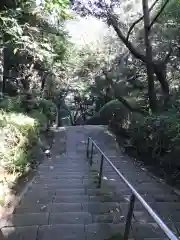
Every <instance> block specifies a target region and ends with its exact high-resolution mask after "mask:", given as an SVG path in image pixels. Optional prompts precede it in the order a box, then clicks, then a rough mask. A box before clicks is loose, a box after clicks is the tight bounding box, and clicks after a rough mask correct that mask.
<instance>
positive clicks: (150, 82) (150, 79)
mask: <svg viewBox="0 0 180 240" xmlns="http://www.w3.org/2000/svg"><path fill="white" fill-rule="evenodd" d="M142 7H143V15H144V43H145V46H146V58H147V64H146V67H147V78H148V95H149V106H150V108H151V110H152V111H153V112H155V111H156V110H157V101H156V93H155V87H154V71H153V64H152V62H153V59H152V45H151V42H150V38H149V35H150V18H149V7H148V0H142Z"/></svg>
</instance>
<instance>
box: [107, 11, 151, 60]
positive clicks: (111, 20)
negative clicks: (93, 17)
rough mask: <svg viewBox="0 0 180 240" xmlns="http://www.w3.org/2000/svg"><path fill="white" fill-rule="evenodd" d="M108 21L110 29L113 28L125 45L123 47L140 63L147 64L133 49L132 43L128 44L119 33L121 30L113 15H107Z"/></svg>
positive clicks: (142, 56)
mask: <svg viewBox="0 0 180 240" xmlns="http://www.w3.org/2000/svg"><path fill="white" fill-rule="evenodd" d="M108 21H109V23H110V24H111V25H112V27H113V28H114V30H115V32H116V33H117V35H118V37H119V38H120V39H121V41H122V42H123V43H124V44H125V46H126V47H127V48H128V49H129V51H130V52H131V53H132V55H134V56H135V57H136V58H137V59H140V60H141V61H142V62H144V63H148V61H147V59H146V57H145V56H144V55H143V54H141V53H140V52H138V51H137V50H136V49H135V47H134V46H133V45H132V43H131V42H129V41H128V40H127V39H126V37H125V36H124V35H123V33H122V32H121V30H120V28H119V26H118V25H119V24H118V21H117V19H116V17H115V16H114V15H112V14H111V13H108Z"/></svg>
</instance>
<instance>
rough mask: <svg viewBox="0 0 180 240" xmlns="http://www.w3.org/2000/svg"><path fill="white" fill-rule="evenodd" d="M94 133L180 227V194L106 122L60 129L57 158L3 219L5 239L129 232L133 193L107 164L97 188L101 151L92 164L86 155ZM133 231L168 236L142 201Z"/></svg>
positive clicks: (71, 238) (138, 235) (75, 238)
mask: <svg viewBox="0 0 180 240" xmlns="http://www.w3.org/2000/svg"><path fill="white" fill-rule="evenodd" d="M88 136H92V137H93V138H94V139H95V140H96V141H97V143H98V144H99V145H100V147H101V148H102V149H103V150H104V151H105V152H106V154H107V156H109V157H110V159H111V160H112V162H113V163H115V165H116V166H117V167H118V168H119V169H120V170H121V171H122V173H123V174H124V175H125V176H126V177H127V178H128V179H129V181H130V182H131V183H132V184H133V185H134V186H135V187H137V190H138V191H139V192H140V193H141V194H142V195H143V196H144V198H145V199H146V200H147V201H148V202H149V203H150V205H151V206H152V207H153V208H154V209H155V210H156V211H157V212H158V213H159V214H160V215H161V217H162V218H163V219H164V220H165V222H167V223H168V224H169V225H170V227H171V228H172V227H173V228H174V229H175V228H178V222H180V221H179V220H180V214H179V211H180V202H179V200H180V198H179V197H178V196H177V195H176V194H174V193H173V192H172V191H171V190H170V189H168V188H167V186H164V185H163V184H160V183H158V182H156V181H155V180H154V179H152V177H151V176H149V175H148V173H147V172H144V171H143V170H142V169H140V168H138V167H137V166H135V165H134V164H133V162H132V160H131V159H130V158H128V157H127V156H123V155H122V154H121V153H119V152H117V150H116V148H115V142H114V140H113V138H112V137H111V136H110V135H109V134H108V133H107V132H106V131H105V130H104V128H103V127H96V126H85V127H83V126H77V127H68V128H67V129H63V128H61V129H60V130H58V131H57V132H56V133H55V143H54V145H53V148H52V156H51V159H46V160H44V162H43V163H42V164H41V165H40V167H39V170H38V173H37V175H36V176H35V179H34V181H33V183H32V185H31V186H30V187H29V189H28V191H27V192H26V194H25V196H24V197H23V198H22V200H21V202H20V204H19V205H18V206H17V207H16V209H15V211H14V214H13V215H11V216H9V217H8V219H4V220H3V221H1V227H3V228H2V231H3V234H4V236H5V239H8V240H9V239H12V240H16V239H18V240H19V239H23V240H50V239H53V240H59V239H62V240H63V239H66V240H67V239H68V240H85V239H86V240H91V239H93V240H94V239H95V240H96V239H97V240H103V239H107V238H109V237H111V236H113V235H114V234H116V233H119V232H122V233H123V229H124V222H125V218H126V214H127V209H128V202H129V196H130V192H129V190H128V189H127V187H126V186H125V185H124V184H123V183H122V182H121V181H120V180H119V178H117V176H116V174H115V173H114V172H113V171H112V169H111V168H110V167H109V166H107V165H105V171H104V181H103V186H102V189H100V190H99V189H97V171H96V170H97V169H98V168H99V156H98V154H97V153H95V158H94V164H93V166H92V169H90V168H89V166H88V163H87V160H86V157H85V143H86V142H85V141H86V140H87V137H88ZM170 214H171V216H170ZM170 217H171V218H170ZM172 222H174V223H173V224H172ZM131 236H132V237H133V238H134V239H138V240H139V239H152V238H154V239H164V236H163V233H162V232H161V231H160V229H159V228H158V227H157V225H156V224H155V223H154V222H153V221H152V219H151V218H150V216H148V214H147V213H146V212H145V211H144V210H143V209H142V207H141V205H140V204H138V203H137V204H136V206H135V213H134V220H133V224H132V233H131Z"/></svg>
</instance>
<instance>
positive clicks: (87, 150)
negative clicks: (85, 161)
mask: <svg viewBox="0 0 180 240" xmlns="http://www.w3.org/2000/svg"><path fill="white" fill-rule="evenodd" d="M89 142H90V138H89V137H88V141H87V148H86V157H87V158H89Z"/></svg>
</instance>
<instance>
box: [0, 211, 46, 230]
mask: <svg viewBox="0 0 180 240" xmlns="http://www.w3.org/2000/svg"><path fill="white" fill-rule="evenodd" d="M48 222H49V213H44V212H42V213H25V214H23V213H22V214H12V215H11V216H9V217H7V218H6V219H1V227H12V226H15V227H16V226H17V227H22V226H33V225H38V226H40V225H46V224H48Z"/></svg>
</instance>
